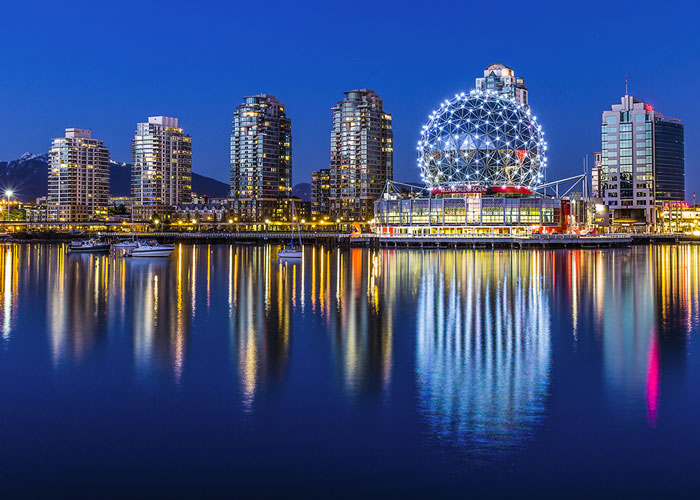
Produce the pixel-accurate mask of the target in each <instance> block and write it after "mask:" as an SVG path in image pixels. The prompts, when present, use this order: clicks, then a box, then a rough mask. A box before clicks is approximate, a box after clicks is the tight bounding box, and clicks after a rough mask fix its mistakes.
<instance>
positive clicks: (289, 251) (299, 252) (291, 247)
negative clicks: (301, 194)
mask: <svg viewBox="0 0 700 500" xmlns="http://www.w3.org/2000/svg"><path fill="white" fill-rule="evenodd" d="M292 218H293V219H294V220H296V222H297V224H296V231H297V241H296V242H295V241H294V232H292V241H290V242H289V243H288V244H286V245H285V246H284V248H282V249H280V251H279V252H277V258H278V259H301V258H302V257H303V256H304V245H303V244H302V243H301V229H299V219H298V218H297V209H296V206H295V205H294V200H292Z"/></svg>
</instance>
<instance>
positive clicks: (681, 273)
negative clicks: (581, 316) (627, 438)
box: [593, 246, 700, 427]
mask: <svg viewBox="0 0 700 500" xmlns="http://www.w3.org/2000/svg"><path fill="white" fill-rule="evenodd" d="M699 257H700V255H699V254H698V247H697V246H655V247H638V248H634V249H632V250H631V251H630V252H626V253H613V254H605V253H602V252H601V253H598V255H597V259H596V261H595V262H594V263H593V264H594V265H595V267H596V269H597V272H596V277H595V286H596V288H597V293H598V295H599V297H600V300H599V301H597V302H596V307H595V316H596V318H597V319H598V323H599V330H598V331H600V332H601V336H602V344H603V356H604V370H605V379H606V382H607V388H608V391H609V394H610V396H611V401H612V404H613V406H614V407H615V408H619V409H620V410H621V411H622V412H624V413H626V414H634V412H635V409H636V408H639V407H644V408H645V409H646V417H647V420H648V423H649V425H650V426H652V427H654V426H656V423H657V419H658V417H659V411H660V398H661V397H662V387H663V382H662V381H663V380H664V378H668V379H669V381H673V382H674V383H672V384H669V387H673V386H676V385H677V384H676V383H675V382H677V381H678V380H679V378H680V377H682V376H683V372H684V367H685V363H686V357H687V351H686V349H687V342H688V336H689V334H690V332H691V330H692V329H694V328H695V327H696V326H697V321H698V269H697V265H696V263H697V259H698V258H699Z"/></svg>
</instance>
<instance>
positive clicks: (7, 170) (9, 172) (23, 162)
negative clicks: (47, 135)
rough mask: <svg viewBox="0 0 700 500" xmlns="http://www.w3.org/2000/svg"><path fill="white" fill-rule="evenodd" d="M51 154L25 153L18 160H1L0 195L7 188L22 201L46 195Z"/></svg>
mask: <svg viewBox="0 0 700 500" xmlns="http://www.w3.org/2000/svg"><path fill="white" fill-rule="evenodd" d="M48 160H49V155H48V154H43V155H34V154H31V153H24V154H23V155H22V156H20V157H19V158H18V159H16V160H12V161H9V162H8V161H2V162H0V191H1V192H0V196H3V193H4V192H5V190H7V189H11V190H12V191H13V193H14V194H13V196H14V197H16V198H19V199H20V200H22V201H32V200H34V199H35V198H37V197H39V196H45V195H46V188H47V183H48V176H49V165H48Z"/></svg>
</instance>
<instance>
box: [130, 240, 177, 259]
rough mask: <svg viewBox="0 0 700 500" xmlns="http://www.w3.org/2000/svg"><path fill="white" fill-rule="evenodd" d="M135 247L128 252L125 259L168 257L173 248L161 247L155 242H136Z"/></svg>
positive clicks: (168, 246)
mask: <svg viewBox="0 0 700 500" xmlns="http://www.w3.org/2000/svg"><path fill="white" fill-rule="evenodd" d="M135 243H136V247H134V248H132V249H131V250H128V251H127V253H126V256H127V257H170V254H171V253H173V250H175V247H173V246H171V245H161V244H159V243H158V242H157V241H155V240H149V241H139V240H136V242H135Z"/></svg>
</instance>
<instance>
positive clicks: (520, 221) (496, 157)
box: [374, 90, 569, 235]
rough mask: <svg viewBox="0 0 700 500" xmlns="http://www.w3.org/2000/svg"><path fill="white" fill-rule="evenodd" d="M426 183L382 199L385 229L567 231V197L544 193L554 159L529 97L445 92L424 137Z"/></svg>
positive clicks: (378, 220)
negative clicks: (525, 100) (449, 95)
mask: <svg viewBox="0 0 700 500" xmlns="http://www.w3.org/2000/svg"><path fill="white" fill-rule="evenodd" d="M417 150H418V167H419V168H420V171H421V178H422V181H423V184H424V185H425V189H424V190H423V192H422V194H421V196H419V197H415V196H411V195H408V196H407V195H405V194H401V193H397V192H396V191H395V190H391V189H389V187H390V186H387V189H385V192H384V195H383V197H382V199H380V200H378V201H377V202H376V203H375V220H374V223H375V229H376V231H377V232H378V233H380V234H386V235H391V234H438V233H448V234H473V233H489V234H493V233H506V234H508V233H531V232H559V231H563V229H564V227H563V226H564V225H565V224H566V223H567V221H568V218H567V216H568V215H569V214H568V210H569V208H568V201H566V200H557V199H553V198H548V197H545V196H542V195H540V194H538V193H537V187H538V186H539V185H540V184H541V183H542V182H543V180H544V171H545V169H546V166H547V159H546V150H547V144H546V142H545V140H544V132H543V131H542V126H541V125H539V124H538V122H537V117H536V116H534V115H533V114H532V111H531V110H530V108H529V106H528V105H527V104H524V103H521V102H518V101H517V100H515V99H513V98H512V97H510V96H508V95H504V94H502V93H497V92H490V91H486V92H484V91H478V90H474V91H471V92H470V93H468V94H467V93H462V94H457V95H455V96H454V97H453V98H451V99H448V100H445V101H444V102H443V103H442V104H440V106H439V107H438V108H437V109H436V110H435V111H433V112H432V113H431V114H430V116H429V117H428V120H427V123H426V124H425V125H424V126H423V128H422V130H421V134H420V140H419V141H418V147H417Z"/></svg>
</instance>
